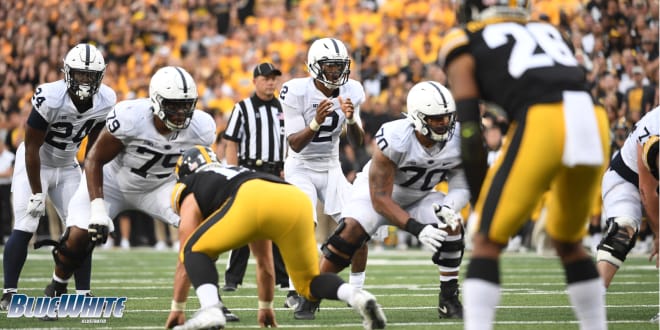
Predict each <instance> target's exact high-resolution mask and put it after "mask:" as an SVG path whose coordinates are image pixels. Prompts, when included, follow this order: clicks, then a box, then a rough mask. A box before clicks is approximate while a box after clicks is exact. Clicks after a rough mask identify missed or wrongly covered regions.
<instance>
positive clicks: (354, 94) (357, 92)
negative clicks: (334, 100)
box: [342, 79, 366, 105]
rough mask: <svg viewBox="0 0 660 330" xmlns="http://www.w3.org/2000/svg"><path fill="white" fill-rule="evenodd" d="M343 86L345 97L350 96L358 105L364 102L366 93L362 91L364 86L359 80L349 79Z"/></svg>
mask: <svg viewBox="0 0 660 330" xmlns="http://www.w3.org/2000/svg"><path fill="white" fill-rule="evenodd" d="M345 86H346V97H350V98H351V101H352V102H353V104H355V105H360V104H362V103H363V102H364V99H365V98H366V95H365V93H364V87H362V84H361V83H360V82H358V81H356V80H353V79H349V80H348V82H347V83H346V85H345ZM342 97H343V96H342Z"/></svg>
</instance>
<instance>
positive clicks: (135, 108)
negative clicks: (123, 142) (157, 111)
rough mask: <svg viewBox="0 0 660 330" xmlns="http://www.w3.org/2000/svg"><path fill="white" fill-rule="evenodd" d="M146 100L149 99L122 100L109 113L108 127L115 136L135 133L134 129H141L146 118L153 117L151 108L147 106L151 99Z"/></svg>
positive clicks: (119, 136)
mask: <svg viewBox="0 0 660 330" xmlns="http://www.w3.org/2000/svg"><path fill="white" fill-rule="evenodd" d="M144 100H147V99H137V100H126V101H121V102H119V103H117V104H116V105H115V107H114V109H113V110H112V111H110V113H108V117H107V119H106V127H107V128H108V130H109V131H110V132H111V133H112V134H113V135H114V136H115V137H117V138H119V139H122V137H125V136H132V135H134V133H133V130H136V129H140V125H144V124H145V120H146V119H148V118H152V117H153V114H152V112H151V109H150V108H149V107H147V106H145V103H148V102H149V101H148V100H147V102H144ZM115 122H117V123H118V124H119V125H117V124H115Z"/></svg>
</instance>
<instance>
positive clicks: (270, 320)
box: [257, 308, 277, 328]
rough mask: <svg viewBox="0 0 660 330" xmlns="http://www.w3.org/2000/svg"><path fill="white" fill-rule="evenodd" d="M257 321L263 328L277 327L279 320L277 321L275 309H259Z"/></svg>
mask: <svg viewBox="0 0 660 330" xmlns="http://www.w3.org/2000/svg"><path fill="white" fill-rule="evenodd" d="M257 321H259V326H260V327H262V328H277V321H275V312H274V311H273V309H270V308H266V309H261V308H260V309H259V311H258V312H257Z"/></svg>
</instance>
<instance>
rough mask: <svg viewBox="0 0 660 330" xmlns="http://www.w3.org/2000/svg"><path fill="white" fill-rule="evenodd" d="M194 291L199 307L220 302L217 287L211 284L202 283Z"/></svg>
mask: <svg viewBox="0 0 660 330" xmlns="http://www.w3.org/2000/svg"><path fill="white" fill-rule="evenodd" d="M195 292H196V293H197V298H198V299H199V305H200V309H201V308H206V307H209V306H213V305H215V304H217V303H219V302H220V298H218V287H217V286H215V285H213V284H209V283H206V284H202V285H200V286H199V287H198V288H197V289H196V290H195Z"/></svg>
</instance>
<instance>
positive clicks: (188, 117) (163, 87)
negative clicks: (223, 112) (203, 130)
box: [149, 66, 197, 131]
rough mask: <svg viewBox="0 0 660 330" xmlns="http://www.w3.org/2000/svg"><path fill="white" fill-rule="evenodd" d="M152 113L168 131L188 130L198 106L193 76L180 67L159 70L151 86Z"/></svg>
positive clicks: (152, 79) (152, 78)
mask: <svg viewBox="0 0 660 330" xmlns="http://www.w3.org/2000/svg"><path fill="white" fill-rule="evenodd" d="M149 97H150V99H151V105H152V111H153V113H154V115H156V116H157V117H158V118H159V119H160V120H161V121H162V122H163V123H164V124H165V126H167V128H168V129H170V130H172V131H178V130H182V129H185V128H187V127H188V126H189V125H190V122H191V121H192V116H193V113H194V111H195V105H196V104H197V86H196V84H195V81H194V80H193V78H192V76H190V74H189V73H188V72H186V71H185V70H184V69H182V68H180V67H174V66H167V67H164V68H161V69H159V70H158V71H157V72H156V73H155V74H154V75H153V77H151V83H150V84H149Z"/></svg>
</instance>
